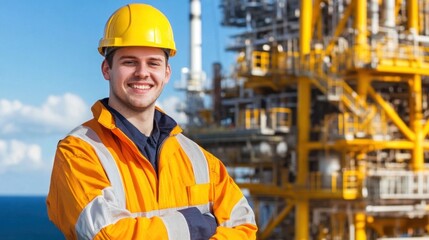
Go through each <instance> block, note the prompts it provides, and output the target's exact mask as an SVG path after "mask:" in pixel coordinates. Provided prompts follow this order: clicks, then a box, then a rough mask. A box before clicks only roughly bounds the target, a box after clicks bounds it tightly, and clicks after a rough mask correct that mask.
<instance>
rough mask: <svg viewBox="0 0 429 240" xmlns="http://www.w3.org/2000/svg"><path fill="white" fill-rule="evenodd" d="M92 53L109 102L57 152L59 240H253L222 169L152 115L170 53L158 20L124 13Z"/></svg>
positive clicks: (164, 25)
mask: <svg viewBox="0 0 429 240" xmlns="http://www.w3.org/2000/svg"><path fill="white" fill-rule="evenodd" d="M99 51H100V53H101V54H102V55H103V56H104V57H105V60H104V61H103V63H102V65H101V69H102V73H103V76H104V78H105V79H106V80H107V81H109V86H110V93H109V98H106V99H102V100H100V101H98V102H96V103H95V104H94V106H93V107H92V112H93V115H94V118H93V119H92V120H90V121H88V122H86V123H84V124H82V125H81V126H79V127H77V128H76V129H74V130H73V131H72V132H71V133H70V134H69V135H68V136H67V137H66V138H64V139H63V140H62V141H60V142H59V144H58V148H57V152H56V155H55V162H54V166H53V170H52V177H51V186H50V191H49V194H48V198H47V207H48V214H49V218H50V219H51V221H53V222H54V223H55V225H56V226H57V227H58V228H59V229H60V230H61V231H62V232H63V233H64V235H65V236H66V238H67V239H180V240H183V239H209V238H211V239H255V238H256V231H257V227H256V224H255V219H254V214H253V211H252V209H251V208H250V206H249V204H248V202H247V201H246V199H245V198H244V196H243V194H242V193H241V191H240V189H239V188H238V187H237V185H236V184H235V183H234V181H233V180H232V179H231V178H230V176H229V175H228V173H227V170H226V168H225V166H224V165H223V164H222V163H221V162H220V161H219V160H218V159H217V158H215V157H214V156H213V155H211V154H210V153H208V152H207V151H205V150H204V149H202V148H200V147H199V146H198V145H196V144H195V143H194V142H193V141H191V140H190V139H188V138H186V137H185V136H184V135H183V134H182V133H181V132H182V130H181V129H180V127H179V126H178V125H177V124H176V122H175V121H174V120H173V119H172V118H170V117H169V116H168V115H166V114H165V113H163V112H162V111H161V110H160V109H159V108H157V107H155V101H156V99H157V98H158V97H159V95H160V94H161V92H162V90H163V88H164V86H165V85H166V84H167V83H168V80H169V79H170V75H171V69H170V65H169V64H168V58H169V57H172V56H174V55H175V53H176V48H175V43H174V39H173V32H172V30H171V26H170V23H169V21H168V19H167V18H166V17H165V16H164V15H163V14H162V13H161V12H160V11H158V10H157V9H155V8H153V7H152V6H149V5H145V4H130V5H127V6H124V7H122V8H120V9H119V10H117V11H116V12H115V13H114V14H113V15H112V16H111V17H110V19H109V20H108V22H107V24H106V28H105V34H104V37H103V38H102V39H101V40H100V45H99Z"/></svg>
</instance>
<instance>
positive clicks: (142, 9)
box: [98, 3, 176, 57]
mask: <svg viewBox="0 0 429 240" xmlns="http://www.w3.org/2000/svg"><path fill="white" fill-rule="evenodd" d="M127 46H128V47H131V46H144V47H156V48H162V49H164V50H167V53H169V56H171V57H172V56H174V55H175V54H176V44H175V43H174V36H173V30H172V29H171V25H170V22H169V21H168V19H167V17H166V16H165V15H164V14H163V13H162V12H160V11H159V10H158V9H156V8H154V7H152V6H150V5H147V4H142V3H133V4H128V5H126V6H124V7H121V8H119V9H118V10H117V11H116V12H114V13H113V14H112V16H110V18H109V20H108V21H107V23H106V26H105V29H104V36H103V38H102V39H100V42H99V45H98V51H99V52H100V54H101V55H103V56H105V52H104V50H105V48H107V47H127ZM168 51H169V52H168Z"/></svg>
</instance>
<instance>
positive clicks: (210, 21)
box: [0, 0, 233, 195]
mask: <svg viewBox="0 0 429 240" xmlns="http://www.w3.org/2000/svg"><path fill="white" fill-rule="evenodd" d="M219 2H220V0H202V11H203V13H202V14H203V16H202V20H203V70H204V71H205V72H206V73H207V75H208V78H209V79H210V77H211V74H212V73H211V65H212V63H213V62H216V61H219V62H221V63H222V64H223V65H224V69H228V68H229V65H230V63H231V62H232V60H233V59H232V58H233V55H232V54H230V53H226V52H225V51H224V48H225V45H226V44H227V43H228V41H229V39H228V36H229V35H230V34H231V33H232V31H233V30H230V29H224V28H222V27H221V26H220V21H221V11H220V9H219V7H218V6H219ZM127 3H129V1H119V0H91V1H84V0H73V1H72V0H64V1H55V0H44V1H32V0H26V1H19V0H6V1H2V7H1V8H2V13H1V14H0V82H1V87H0V195H46V193H47V191H48V188H49V180H50V179H49V178H50V172H51V168H52V162H53V157H54V153H55V147H56V144H57V142H58V140H59V139H61V138H62V137H63V136H64V135H65V134H67V132H69V131H70V130H71V129H72V128H74V127H75V126H77V125H79V124H81V123H82V122H83V121H85V120H87V119H88V118H90V117H91V113H90V110H89V109H90V107H91V106H92V104H93V103H94V102H95V101H97V100H98V99H100V98H104V97H106V96H107V95H108V82H107V81H105V80H104V79H103V77H102V75H101V73H100V64H101V61H102V57H101V56H100V55H99V54H98V52H97V45H98V41H99V39H100V38H101V36H102V34H103V29H104V24H105V22H106V20H107V19H108V17H109V16H110V15H111V14H112V13H113V12H114V11H115V10H116V9H118V8H119V7H121V6H123V5H125V4H127ZM144 3H148V4H151V5H153V6H155V7H157V8H159V9H160V10H161V11H163V12H164V14H165V15H166V16H167V17H168V18H169V19H170V22H171V24H172V27H173V31H174V34H175V40H176V47H177V50H178V52H177V55H176V56H175V57H174V58H172V59H171V61H170V63H171V66H172V69H173V75H172V79H171V80H170V83H169V85H168V86H167V87H166V89H165V90H164V93H163V94H162V95H161V97H160V99H159V105H160V106H161V107H163V108H164V109H165V110H166V111H167V112H168V113H169V114H170V115H173V116H174V117H176V118H177V120H178V121H179V122H180V121H185V120H184V118H183V116H182V115H180V114H179V113H176V112H174V109H173V107H174V105H175V103H178V102H179V101H183V99H184V93H183V92H179V91H177V90H175V88H174V84H175V82H178V81H179V80H180V78H181V76H180V75H181V74H180V70H181V68H183V67H188V65H189V23H188V19H189V0H158V1H156V0H151V1H149V0H148V1H144ZM225 74H226V72H225ZM167 103H168V104H167Z"/></svg>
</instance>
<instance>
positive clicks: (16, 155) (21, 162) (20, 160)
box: [0, 139, 43, 173]
mask: <svg viewBox="0 0 429 240" xmlns="http://www.w3.org/2000/svg"><path fill="white" fill-rule="evenodd" d="M42 166H43V161H42V149H41V147H40V146H39V145H37V144H28V143H25V142H22V141H19V140H9V141H6V140H2V139H0V173H3V172H6V171H7V170H9V169H11V168H14V169H17V168H19V169H38V168H41V167H42Z"/></svg>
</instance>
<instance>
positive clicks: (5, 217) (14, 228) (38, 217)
mask: <svg viewBox="0 0 429 240" xmlns="http://www.w3.org/2000/svg"><path fill="white" fill-rule="evenodd" d="M45 200H46V197H41V196H19V197H15V196H0V240H21V239H23V240H24V239H25V240H42V239H43V240H51V239H52V240H56V239H65V238H64V236H63V235H62V234H61V232H60V231H59V230H58V229H57V228H56V227H55V225H54V224H53V223H52V222H50V221H49V219H48V214H47V212H46V204H45Z"/></svg>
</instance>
